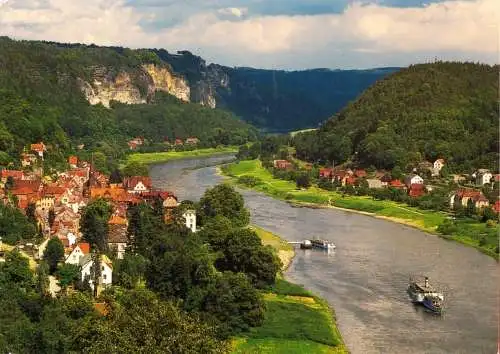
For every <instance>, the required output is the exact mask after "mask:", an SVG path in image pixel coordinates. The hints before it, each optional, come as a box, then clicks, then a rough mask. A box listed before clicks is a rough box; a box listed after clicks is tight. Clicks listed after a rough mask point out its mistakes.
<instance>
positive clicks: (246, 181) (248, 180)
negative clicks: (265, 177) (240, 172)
mask: <svg viewBox="0 0 500 354" xmlns="http://www.w3.org/2000/svg"><path fill="white" fill-rule="evenodd" d="M238 183H240V184H243V185H245V186H248V187H255V186H257V185H259V184H261V183H262V180H261V179H260V178H258V177H254V176H246V175H245V176H241V177H239V178H238Z"/></svg>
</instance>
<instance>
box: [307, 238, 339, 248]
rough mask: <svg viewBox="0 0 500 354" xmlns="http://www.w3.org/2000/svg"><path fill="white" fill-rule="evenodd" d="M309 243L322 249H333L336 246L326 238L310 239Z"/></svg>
mask: <svg viewBox="0 0 500 354" xmlns="http://www.w3.org/2000/svg"><path fill="white" fill-rule="evenodd" d="M311 244H312V246H313V247H316V248H321V249H324V250H333V249H335V248H337V247H336V246H335V245H334V244H333V243H332V242H329V241H326V240H318V239H314V240H311Z"/></svg>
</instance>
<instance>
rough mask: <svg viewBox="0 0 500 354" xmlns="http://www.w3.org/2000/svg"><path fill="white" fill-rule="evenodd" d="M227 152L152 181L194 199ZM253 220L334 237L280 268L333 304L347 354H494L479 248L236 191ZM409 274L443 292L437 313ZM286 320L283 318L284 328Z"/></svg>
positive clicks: (492, 277)
mask: <svg viewBox="0 0 500 354" xmlns="http://www.w3.org/2000/svg"><path fill="white" fill-rule="evenodd" d="M225 158H227V157H223V156H219V157H216V158H204V159H191V160H176V161H172V162H169V163H166V164H163V165H156V166H152V168H151V171H150V174H151V177H152V179H153V185H154V186H155V187H158V188H164V189H167V190H172V191H174V192H175V193H176V195H177V196H178V197H179V198H180V199H181V200H183V199H190V200H193V201H196V200H198V199H199V198H200V196H201V195H202V194H203V193H204V191H205V190H206V189H207V188H209V187H212V186H214V185H216V184H218V183H220V182H221V181H222V180H223V178H222V177H220V176H218V175H217V174H216V169H215V167H203V168H199V169H193V168H195V167H199V166H206V165H209V164H214V163H217V162H221V161H223V160H224V159H225ZM240 192H241V193H242V194H243V195H244V198H245V203H246V205H247V207H248V209H249V210H250V212H251V219H252V221H251V222H252V223H253V224H256V225H258V226H261V227H263V228H265V229H267V230H269V231H272V232H275V233H277V234H279V235H281V236H282V237H283V238H285V239H286V240H289V241H302V240H303V239H306V238H311V237H312V236H320V237H322V238H325V239H328V240H330V241H333V242H334V243H335V244H336V245H337V249H336V250H335V251H333V252H324V251H319V250H318V251H316V250H300V249H297V254H296V257H295V259H294V261H293V263H292V265H291V266H290V268H289V270H288V271H287V273H286V277H287V279H288V280H290V281H292V282H294V283H297V284H302V285H304V286H305V287H306V288H307V289H308V290H311V291H312V292H314V293H316V294H318V295H320V296H321V297H323V298H325V299H326V300H327V301H328V303H329V304H330V305H331V306H332V307H333V308H334V309H335V312H336V315H337V323H338V326H339V329H340V331H341V333H342V336H343V338H344V340H345V342H346V345H347V347H348V348H349V350H350V351H351V352H352V353H362V354H365V353H397V354H403V353H467V354H472V353H488V354H490V353H496V351H497V338H498V337H497V334H498V329H497V328H498V327H497V324H498V306H499V304H498V263H497V262H496V261H495V260H493V259H492V258H490V257H488V256H486V255H483V254H481V253H480V252H478V251H477V250H475V249H473V248H470V247H465V246H463V245H460V244H458V243H455V242H452V241H446V240H444V239H441V238H439V237H436V236H434V235H428V234H426V233H423V232H420V231H418V230H416V229H413V228H410V227H407V226H404V225H400V224H396V223H392V222H389V221H386V220H381V219H376V218H373V217H370V216H365V215H360V214H355V213H349V212H344V211H340V210H334V209H309V208H296V207H292V206H290V205H289V204H287V203H285V202H283V201H279V200H276V199H273V198H271V197H268V196H266V195H263V194H260V193H257V192H254V191H249V190H240ZM410 274H427V275H428V276H429V277H430V281H431V283H433V284H435V285H438V286H439V288H441V289H444V292H445V297H446V312H445V314H444V315H443V316H441V317H438V316H435V315H432V314H429V313H427V312H425V311H423V309H422V308H421V307H418V306H414V305H412V304H411V303H410V302H409V300H408V296H407V294H406V286H407V284H408V277H409V275H410ZM284 325H286V324H284Z"/></svg>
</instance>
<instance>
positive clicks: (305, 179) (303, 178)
mask: <svg viewBox="0 0 500 354" xmlns="http://www.w3.org/2000/svg"><path fill="white" fill-rule="evenodd" d="M295 183H296V185H297V188H309V187H310V186H311V181H310V179H309V175H308V174H307V173H301V174H299V175H298V176H297V178H296V180H295Z"/></svg>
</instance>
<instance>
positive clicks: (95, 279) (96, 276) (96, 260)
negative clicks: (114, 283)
mask: <svg viewBox="0 0 500 354" xmlns="http://www.w3.org/2000/svg"><path fill="white" fill-rule="evenodd" d="M91 257H92V265H91V266H90V280H91V281H92V285H93V291H94V297H97V295H98V293H99V290H98V288H99V285H100V279H101V273H102V272H101V254H100V253H99V252H97V251H94V252H92V256H91Z"/></svg>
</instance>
